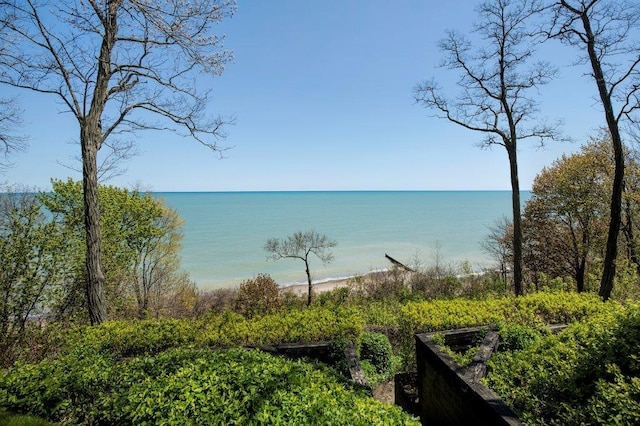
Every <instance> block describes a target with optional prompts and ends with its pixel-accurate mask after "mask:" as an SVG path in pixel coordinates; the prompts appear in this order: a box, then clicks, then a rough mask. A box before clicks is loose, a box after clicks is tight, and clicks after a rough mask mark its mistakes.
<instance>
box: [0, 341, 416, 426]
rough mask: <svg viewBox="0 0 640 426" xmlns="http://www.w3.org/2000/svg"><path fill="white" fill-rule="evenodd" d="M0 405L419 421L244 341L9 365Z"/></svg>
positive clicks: (97, 418)
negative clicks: (227, 346)
mask: <svg viewBox="0 0 640 426" xmlns="http://www.w3.org/2000/svg"><path fill="white" fill-rule="evenodd" d="M78 362H80V368H79V369H78ZM21 384H22V385H21ZM27 388H29V389H27ZM83 394H84V395H85V396H83ZM0 405H1V406H3V407H6V408H9V409H10V410H14V411H19V412H26V413H33V414H38V415H40V416H42V417H45V418H47V419H49V420H51V421H55V422H60V423H62V424H119V425H128V424H135V425H145V424H146V425H155V424H241V425H246V424H249V425H250V424H274V425H277V424H301V425H302V424H361V425H370V424H373V425H388V424H389V425H392V424H418V422H417V421H416V420H415V419H413V418H411V417H410V416H408V415H407V414H405V413H403V412H402V411H401V410H400V409H399V408H398V407H394V406H386V405H383V404H382V403H380V402H378V401H376V400H374V399H373V398H370V397H367V396H366V395H365V394H364V393H363V392H362V391H358V390H357V389H352V388H351V387H350V385H349V384H347V383H346V382H344V381H343V380H341V379H340V378H339V377H338V376H336V375H335V373H333V372H332V370H330V369H328V368H326V367H322V366H320V365H317V364H311V363H307V362H302V361H288V360H285V359H282V358H277V357H274V356H271V355H268V354H266V353H263V352H260V351H256V350H244V349H232V350H226V351H217V352H212V351H209V350H193V349H172V350H169V351H166V352H164V353H161V354H158V355H153V356H143V357H135V358H131V359H128V360H125V361H121V362H117V361H115V360H113V359H109V358H105V357H103V356H101V355H99V354H95V353H91V352H87V353H84V354H80V353H76V354H72V355H69V356H67V357H64V358H61V359H59V360H56V361H53V362H43V363H41V364H38V365H35V366H32V365H16V366H14V367H13V368H11V369H10V370H9V371H7V372H5V373H2V375H1V376H0Z"/></svg>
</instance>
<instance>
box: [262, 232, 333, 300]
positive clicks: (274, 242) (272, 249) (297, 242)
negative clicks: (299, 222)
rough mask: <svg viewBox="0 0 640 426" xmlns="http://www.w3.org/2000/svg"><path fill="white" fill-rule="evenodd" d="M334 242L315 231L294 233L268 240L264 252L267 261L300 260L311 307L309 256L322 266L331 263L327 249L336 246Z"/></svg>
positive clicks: (331, 254)
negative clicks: (266, 254) (312, 256)
mask: <svg viewBox="0 0 640 426" xmlns="http://www.w3.org/2000/svg"><path fill="white" fill-rule="evenodd" d="M337 245H338V243H337V242H336V241H335V240H332V239H330V238H329V237H327V236H326V235H320V234H318V233H317V232H316V231H307V232H300V231H298V232H295V233H294V234H293V235H290V236H288V237H287V238H283V239H279V238H269V239H268V240H267V242H266V244H265V245H264V250H265V251H266V252H267V253H269V255H268V257H267V258H268V259H271V260H280V259H284V258H289V259H300V260H302V261H303V262H304V266H305V272H306V274H307V283H308V284H309V296H308V299H307V305H311V290H312V283H311V272H310V269H309V256H310V255H311V254H315V255H316V257H317V258H318V259H320V260H321V261H322V264H323V265H326V264H327V263H330V262H332V261H333V253H331V251H330V250H329V249H331V248H332V247H335V246H337Z"/></svg>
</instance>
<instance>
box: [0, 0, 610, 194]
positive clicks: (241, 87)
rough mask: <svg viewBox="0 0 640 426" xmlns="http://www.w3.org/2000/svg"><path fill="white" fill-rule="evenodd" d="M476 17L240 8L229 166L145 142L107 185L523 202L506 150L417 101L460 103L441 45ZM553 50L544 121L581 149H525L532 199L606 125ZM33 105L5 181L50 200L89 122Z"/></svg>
mask: <svg viewBox="0 0 640 426" xmlns="http://www.w3.org/2000/svg"><path fill="white" fill-rule="evenodd" d="M463 4H464V6H463ZM471 4H472V2H464V3H463V2H443V1H431V0H429V1H425V0H398V1H394V2H390V1H382V0H343V1H321V0H307V1H299V0H273V1H269V2H266V1H258V0H245V1H243V0H239V4H238V10H237V13H236V14H235V16H234V17H233V18H232V19H230V20H229V21H226V22H224V23H223V24H221V25H220V26H219V32H220V33H223V34H226V42H225V47H226V48H228V49H231V50H233V51H234V52H235V59H234V61H233V63H230V64H229V65H228V66H227V68H226V70H225V72H224V73H223V75H222V76H220V77H216V78H211V79H209V78H206V79H203V80H202V84H203V87H206V88H211V89H213V91H214V100H213V102H212V104H211V105H210V106H209V110H210V112H211V114H214V115H218V114H221V115H223V116H231V115H233V116H235V117H236V124H235V125H233V126H230V127H229V128H228V129H227V131H228V138H227V140H226V141H224V142H223V144H224V145H225V146H228V147H229V148H230V149H229V150H228V151H226V152H225V158H224V159H221V160H220V159H218V157H217V156H216V155H215V154H213V153H211V152H210V151H208V150H207V149H206V148H204V147H202V146H201V145H198V144H197V143H196V142H193V141H190V140H180V139H179V138H178V137H176V136H175V135H173V134H170V133H166V134H164V133H158V132H154V133H140V134H139V135H138V136H137V138H136V140H137V143H138V149H139V155H138V156H136V157H134V158H132V159H131V160H129V161H128V162H127V163H126V165H125V166H126V169H127V170H126V173H125V174H123V175H122V176H119V177H117V178H114V179H112V180H111V181H109V182H107V183H109V184H114V185H120V186H132V185H136V184H139V185H141V186H142V187H144V188H148V189H151V190H154V191H261V190H502V189H510V184H509V169H508V163H507V157H506V152H505V151H504V149H503V148H502V147H494V148H493V149H492V150H481V149H479V148H478V147H477V144H478V142H480V141H481V140H482V136H481V135H478V134H476V133H473V132H470V131H466V130H463V129H460V128H458V127H457V126H455V125H454V124H451V123H449V122H447V121H445V120H439V119H436V118H432V117H430V116H429V112H428V111H426V110H425V109H423V108H422V107H420V106H419V105H417V104H416V103H415V102H414V100H413V97H412V94H413V88H414V86H415V85H416V84H418V83H419V82H421V81H422V80H425V79H428V78H429V77H431V76H435V77H436V78H437V79H438V80H439V81H440V82H441V83H442V85H443V86H445V87H446V88H447V89H448V90H450V93H452V94H454V93H455V90H456V88H455V81H456V75H454V74H451V71H448V70H446V69H441V68H438V67H437V65H438V63H439V62H440V60H441V59H442V54H441V53H440V52H439V50H438V48H437V42H438V40H439V39H440V38H441V37H442V36H443V35H444V31H445V30H446V29H455V30H459V31H462V32H465V33H467V32H468V31H469V30H470V29H471V24H472V22H473V20H474V18H475V15H474V11H473V7H472V6H471ZM473 4H476V2H474V3H473ZM453 5H455V6H453ZM543 48H544V54H545V56H546V57H547V58H548V59H550V60H551V61H553V62H554V63H555V64H556V65H557V66H558V67H559V68H560V76H559V78H558V80H556V81H554V82H553V83H552V84H550V85H549V86H546V87H544V88H543V89H541V91H540V99H541V110H542V114H541V115H542V116H544V117H548V118H551V119H557V118H560V119H562V120H563V121H564V126H563V130H564V133H565V135H566V136H569V137H571V138H573V139H574V140H575V142H574V143H566V142H565V143H554V142H552V143H550V144H549V145H548V146H547V147H546V148H545V149H538V148H536V147H535V146H533V145H531V144H527V143H526V141H525V142H523V143H521V145H520V150H519V163H520V180H521V188H523V189H529V188H530V187H531V183H532V181H533V178H534V177H535V175H536V174H537V173H538V172H539V171H540V170H541V169H542V168H543V167H544V166H546V165H550V164H551V163H552V162H553V160H555V159H557V158H558V157H559V156H560V155H562V153H569V152H573V151H575V150H577V149H578V148H579V146H580V144H581V143H583V142H585V141H586V140H587V138H588V137H589V136H590V135H594V134H595V133H596V131H597V129H598V128H599V127H600V126H601V125H602V123H603V116H602V113H601V112H600V110H599V108H598V104H597V102H596V101H595V100H594V95H595V94H596V92H595V89H594V85H593V83H592V82H591V81H590V80H589V77H587V76H584V75H582V74H583V73H582V72H581V71H580V70H579V69H576V68H575V67H572V66H571V65H572V64H573V63H574V61H575V59H576V57H577V54H578V53H577V52H575V51H572V50H567V49H566V48H562V47H561V46H559V45H558V44H556V43H550V44H547V45H546V46H544V47H543ZM4 89H5V90H6V88H4ZM20 100H21V104H22V107H23V108H24V109H25V111H26V112H25V122H26V124H27V126H26V131H25V133H27V134H28V135H29V137H30V145H29V149H28V150H27V151H26V152H24V153H22V154H20V155H17V156H15V157H14V162H15V167H13V168H12V169H10V170H8V171H7V172H6V173H5V175H4V176H2V175H0V182H1V181H7V182H9V183H21V184H24V185H27V186H30V187H36V188H39V189H47V188H49V180H50V178H52V177H55V178H66V177H67V176H71V177H74V178H76V179H79V178H80V175H79V174H78V173H76V172H73V171H72V170H69V169H68V168H65V167H64V166H62V165H61V164H60V163H63V164H76V163H75V160H73V159H72V157H73V156H77V155H78V154H79V146H78V145H77V144H76V143H75V141H76V140H77V135H78V127H77V123H76V122H75V121H74V119H73V118H72V117H71V116H70V115H69V114H64V113H61V112H60V111H62V106H61V105H60V104H59V102H57V100H56V99H55V98H53V97H47V96H44V95H37V94H32V93H27V92H20Z"/></svg>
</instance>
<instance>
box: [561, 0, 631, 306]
mask: <svg viewBox="0 0 640 426" xmlns="http://www.w3.org/2000/svg"><path fill="white" fill-rule="evenodd" d="M552 10H553V13H554V15H553V25H552V28H551V30H550V32H549V36H550V37H554V38H558V39H560V40H561V41H562V42H563V43H566V44H569V45H571V46H575V47H577V48H580V49H582V50H583V52H584V53H585V56H584V60H583V62H584V63H588V64H589V65H590V67H591V70H592V72H591V76H592V77H593V79H594V81H595V83H596V86H597V88H598V94H599V97H600V102H601V104H602V107H603V109H604V115H605V119H606V122H607V127H608V130H609V133H610V135H611V143H612V145H613V150H614V159H615V170H614V178H613V184H612V185H613V186H612V191H611V204H610V210H611V216H610V219H609V232H608V237H607V246H606V252H605V258H604V267H603V271H602V279H601V281H600V292H599V294H600V297H602V299H604V300H607V299H608V298H609V297H610V296H611V291H612V290H613V281H614V278H615V274H616V258H617V255H618V233H619V232H620V224H621V220H622V193H623V190H624V167H625V159H624V150H623V141H622V135H621V129H620V127H621V122H622V121H623V120H630V121H633V117H632V115H633V114H634V113H635V112H637V110H638V108H640V98H639V97H638V95H639V93H640V42H638V38H637V36H638V30H639V29H640V4H638V2H637V1H635V0H633V1H627V0H560V1H556V2H554V5H553V9H552Z"/></svg>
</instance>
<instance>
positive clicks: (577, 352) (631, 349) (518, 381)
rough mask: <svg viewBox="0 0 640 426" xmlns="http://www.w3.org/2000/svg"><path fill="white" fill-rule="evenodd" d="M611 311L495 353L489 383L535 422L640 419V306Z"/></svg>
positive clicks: (630, 420)
mask: <svg viewBox="0 0 640 426" xmlns="http://www.w3.org/2000/svg"><path fill="white" fill-rule="evenodd" d="M608 306H609V308H610V309H609V311H608V312H603V313H601V314H599V315H596V316H593V317H592V318H589V319H588V320H587V321H584V322H579V323H575V324H572V325H570V326H569V327H568V328H567V329H566V330H564V331H563V332H561V333H559V334H558V335H548V336H545V337H541V338H539V339H538V340H536V341H535V342H534V343H531V344H529V345H526V346H525V347H524V348H523V349H522V350H520V351H515V352H505V353H498V354H495V355H494V357H493V358H492V360H491V362H490V374H489V376H488V380H487V381H488V385H489V386H490V387H491V388H492V389H494V390H495V391H496V392H497V393H498V394H499V395H500V396H501V397H502V398H503V399H505V401H506V402H507V403H509V404H510V405H511V406H512V407H513V408H514V409H516V410H517V411H518V412H519V413H521V416H522V417H523V419H524V420H526V421H527V422H529V423H532V424H638V423H639V422H640V402H639V401H640V358H639V356H638V354H639V353H640V307H639V306H630V307H628V308H626V309H624V308H622V307H619V306H618V307H616V306H615V305H608Z"/></svg>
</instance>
